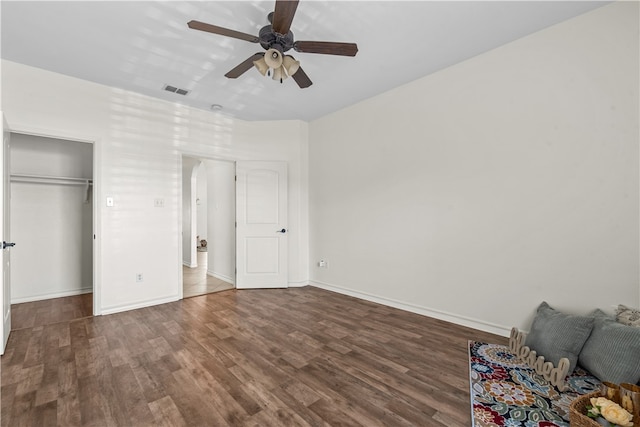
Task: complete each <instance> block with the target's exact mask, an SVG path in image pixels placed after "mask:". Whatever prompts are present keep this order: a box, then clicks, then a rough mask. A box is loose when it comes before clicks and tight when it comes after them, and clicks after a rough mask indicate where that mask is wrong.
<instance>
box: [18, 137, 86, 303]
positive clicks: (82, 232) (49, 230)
mask: <svg viewBox="0 0 640 427" xmlns="http://www.w3.org/2000/svg"><path fill="white" fill-rule="evenodd" d="M11 173H14V174H28V175H45V176H59V177H60V176H61V177H76V178H88V179H91V178H92V177H93V147H92V144H87V143H81V142H73V141H64V140H56V139H51V138H42V137H37V136H31V135H21V134H12V135H11ZM85 200H86V187H85V186H69V185H61V184H43V183H23V182H12V183H11V239H12V241H14V242H17V245H16V247H15V248H14V249H12V251H11V301H12V303H14V304H15V303H19V302H26V301H35V300H39V299H46V298H56V297H61V296H68V295H77V294H80V293H84V292H91V291H92V290H93V239H92V234H93V221H92V216H93V210H92V203H91V199H89V202H88V203H86V202H85Z"/></svg>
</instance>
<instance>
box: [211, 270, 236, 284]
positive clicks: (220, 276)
mask: <svg viewBox="0 0 640 427" xmlns="http://www.w3.org/2000/svg"><path fill="white" fill-rule="evenodd" d="M207 276H211V277H215V278H216V279H219V280H222V281H223V282H227V283H229V284H230V285H233V286H235V285H236V283H235V281H234V280H233V277H229V276H225V275H224V274H220V273H216V272H215V271H209V270H207Z"/></svg>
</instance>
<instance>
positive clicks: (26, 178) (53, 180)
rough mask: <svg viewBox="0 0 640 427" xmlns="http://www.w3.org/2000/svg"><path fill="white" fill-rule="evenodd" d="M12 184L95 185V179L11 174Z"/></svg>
mask: <svg viewBox="0 0 640 427" xmlns="http://www.w3.org/2000/svg"><path fill="white" fill-rule="evenodd" d="M11 182H33V183H39V184H65V185H93V179H90V178H75V177H70V176H47V175H28V174H11Z"/></svg>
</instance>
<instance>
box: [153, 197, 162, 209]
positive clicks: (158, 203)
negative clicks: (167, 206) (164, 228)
mask: <svg viewBox="0 0 640 427" xmlns="http://www.w3.org/2000/svg"><path fill="white" fill-rule="evenodd" d="M153 206H154V207H156V208H164V199H162V198H159V199H154V200H153Z"/></svg>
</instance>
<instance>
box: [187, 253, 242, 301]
mask: <svg viewBox="0 0 640 427" xmlns="http://www.w3.org/2000/svg"><path fill="white" fill-rule="evenodd" d="M207 258H208V256H207V252H200V251H198V266H197V267H196V268H189V267H186V266H184V265H183V266H182V283H183V294H182V297H183V298H189V297H195V296H197V295H204V294H210V293H213V292H220V291H226V290H228V289H234V288H235V286H234V285H233V284H231V283H229V282H225V281H224V280H221V279H218V278H216V277H213V276H208V275H207Z"/></svg>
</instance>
